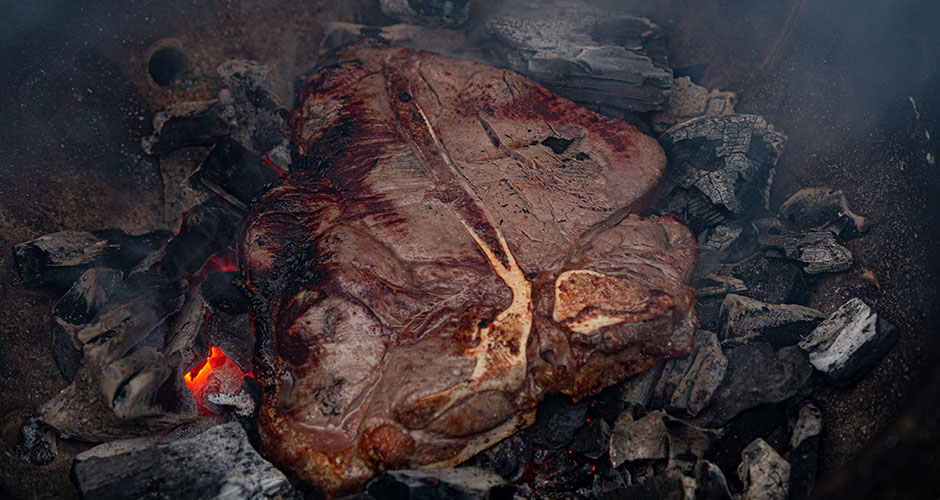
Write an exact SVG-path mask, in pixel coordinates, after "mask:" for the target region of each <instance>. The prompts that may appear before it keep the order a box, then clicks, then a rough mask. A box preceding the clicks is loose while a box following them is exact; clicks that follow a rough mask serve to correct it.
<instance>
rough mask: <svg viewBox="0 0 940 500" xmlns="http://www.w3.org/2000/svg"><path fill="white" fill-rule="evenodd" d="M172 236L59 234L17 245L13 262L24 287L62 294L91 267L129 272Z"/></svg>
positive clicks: (114, 232) (113, 231)
mask: <svg viewBox="0 0 940 500" xmlns="http://www.w3.org/2000/svg"><path fill="white" fill-rule="evenodd" d="M171 234H172V233H170V232H169V231H162V230H160V231H153V232H150V233H146V234H141V235H129V234H127V233H125V232H124V231H121V230H120V229H102V230H98V231H61V232H58V233H51V234H46V235H43V236H40V237H39V238H36V239H34V240H30V241H27V242H25V243H20V244H19V245H16V246H15V247H13V258H14V261H15V263H16V272H17V274H18V275H19V277H20V280H22V281H23V286H25V287H27V288H33V287H51V288H54V289H59V290H62V291H65V290H66V289H68V288H69V287H70V286H72V284H73V283H75V280H77V279H78V277H79V276H81V274H82V273H83V272H85V270H86V269H89V268H92V267H98V266H101V267H109V268H114V269H119V270H122V271H125V272H126V271H129V270H130V269H132V268H133V267H134V266H136V265H137V264H138V263H140V262H141V261H142V260H144V258H146V257H147V256H148V255H150V254H151V253H152V252H154V251H155V250H157V249H159V248H160V247H161V246H163V244H164V243H166V241H167V239H168V238H169V237H170V235H171Z"/></svg>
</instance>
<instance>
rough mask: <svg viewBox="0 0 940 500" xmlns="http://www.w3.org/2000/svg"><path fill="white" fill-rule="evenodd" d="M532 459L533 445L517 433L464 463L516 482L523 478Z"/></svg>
mask: <svg viewBox="0 0 940 500" xmlns="http://www.w3.org/2000/svg"><path fill="white" fill-rule="evenodd" d="M531 460H532V446H531V445H530V444H529V443H528V442H527V441H526V440H523V439H522V438H521V437H519V436H518V435H515V436H510V437H509V438H506V439H504V440H502V441H500V442H499V443H496V445H494V446H491V447H489V448H487V449H485V450H483V451H481V452H480V453H477V454H476V455H474V456H473V458H471V459H470V460H468V461H466V462H464V464H466V465H468V466H471V467H479V468H481V469H486V470H489V471H493V472H495V473H497V474H499V475H500V477H502V478H503V479H505V480H506V481H510V482H515V481H518V480H520V479H522V475H523V474H524V473H525V471H526V467H527V466H528V465H529V461H531Z"/></svg>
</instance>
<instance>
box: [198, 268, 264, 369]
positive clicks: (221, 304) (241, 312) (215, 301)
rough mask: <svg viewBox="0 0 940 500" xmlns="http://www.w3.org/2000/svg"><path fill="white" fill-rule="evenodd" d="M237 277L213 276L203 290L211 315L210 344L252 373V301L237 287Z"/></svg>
mask: <svg viewBox="0 0 940 500" xmlns="http://www.w3.org/2000/svg"><path fill="white" fill-rule="evenodd" d="M237 275H238V272H237V271H229V272H218V273H212V274H210V275H208V276H206V280H205V281H203V282H202V284H201V285H200V286H199V290H200V293H201V294H202V297H203V298H204V299H205V301H206V307H207V308H208V313H209V314H208V316H209V318H208V324H207V328H208V331H209V343H210V344H211V345H214V346H218V347H219V348H220V349H222V352H224V353H225V355H226V356H228V357H229V358H230V359H231V360H232V361H234V362H235V364H237V365H238V367H239V368H241V370H242V371H243V372H245V373H248V372H250V371H252V370H253V369H254V346H255V339H254V335H252V333H251V324H250V322H249V319H248V297H246V296H245V294H244V293H242V291H241V289H240V288H239V287H238V286H236V285H235V283H234V280H235V279H236V277H237Z"/></svg>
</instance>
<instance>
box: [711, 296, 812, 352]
mask: <svg viewBox="0 0 940 500" xmlns="http://www.w3.org/2000/svg"><path fill="white" fill-rule="evenodd" d="M824 318H825V315H824V314H823V313H821V312H819V311H817V310H815V309H811V308H809V307H804V306H800V305H796V304H767V303H765V302H761V301H759V300H754V299H751V298H748V297H744V296H741V295H736V294H733V293H732V294H728V296H726V297H725V300H724V301H723V302H722V303H721V311H720V314H719V324H720V325H721V328H720V330H719V333H720V334H721V338H722V340H723V341H725V342H728V341H731V342H735V343H744V342H750V341H751V340H754V339H759V340H763V341H765V342H769V343H770V344H771V345H773V346H775V347H783V346H788V345H793V344H796V343H797V342H799V341H800V340H802V339H803V338H804V337H805V336H806V335H808V334H809V332H810V331H812V330H813V328H815V327H816V325H818V324H819V323H820V322H821V321H822V320H823V319H824Z"/></svg>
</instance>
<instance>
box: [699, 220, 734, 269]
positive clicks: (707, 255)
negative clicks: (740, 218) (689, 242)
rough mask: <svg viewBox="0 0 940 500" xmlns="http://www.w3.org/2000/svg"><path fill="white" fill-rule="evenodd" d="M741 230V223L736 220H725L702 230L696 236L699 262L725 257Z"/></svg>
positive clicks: (719, 259) (730, 250) (732, 247)
mask: <svg viewBox="0 0 940 500" xmlns="http://www.w3.org/2000/svg"><path fill="white" fill-rule="evenodd" d="M743 232H744V227H743V225H742V224H741V223H739V222H736V221H727V222H724V223H721V224H718V225H717V226H713V227H710V228H708V229H706V230H705V231H702V233H701V234H699V236H698V246H699V253H700V257H699V260H700V262H701V261H702V260H715V261H718V262H720V261H721V260H724V259H726V258H727V257H728V256H729V255H730V254H731V252H732V250H733V249H734V247H735V244H736V243H738V239H739V238H740V237H741V235H742V233H743ZM699 265H701V263H700V264H699Z"/></svg>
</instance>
